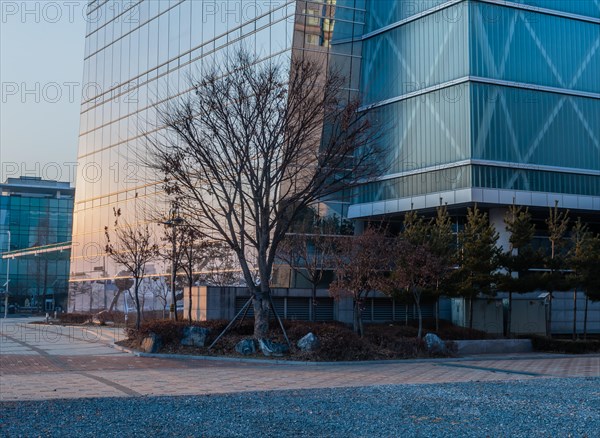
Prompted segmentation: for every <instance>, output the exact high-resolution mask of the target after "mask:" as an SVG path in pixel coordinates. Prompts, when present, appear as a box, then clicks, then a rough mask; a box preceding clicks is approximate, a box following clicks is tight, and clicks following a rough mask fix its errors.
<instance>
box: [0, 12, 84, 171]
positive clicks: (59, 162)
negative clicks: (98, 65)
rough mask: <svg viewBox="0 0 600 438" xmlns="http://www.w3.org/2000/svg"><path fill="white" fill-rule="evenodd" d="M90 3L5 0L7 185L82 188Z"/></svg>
mask: <svg viewBox="0 0 600 438" xmlns="http://www.w3.org/2000/svg"><path fill="white" fill-rule="evenodd" d="M85 4H86V2H85V1H62V0H60V1H52V0H43V1H32V0H28V1H27V0H26V1H23V0H19V1H9V0H0V14H1V15H0V85H1V88H0V93H1V95H0V162H1V168H0V180H1V181H2V182H3V181H4V180H5V179H6V178H7V177H17V176H19V175H29V176H41V177H44V178H48V179H58V180H62V181H68V180H70V181H71V182H74V173H75V172H74V163H75V162H76V155H77V137H78V133H79V107H80V103H81V82H82V77H83V52H84V43H85V27H86V21H85V18H84V11H85Z"/></svg>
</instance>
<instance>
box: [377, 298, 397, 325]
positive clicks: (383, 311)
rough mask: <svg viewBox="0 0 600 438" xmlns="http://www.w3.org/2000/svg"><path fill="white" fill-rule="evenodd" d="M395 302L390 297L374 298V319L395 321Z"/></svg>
mask: <svg viewBox="0 0 600 438" xmlns="http://www.w3.org/2000/svg"><path fill="white" fill-rule="evenodd" d="M393 311H394V303H393V302H392V300H391V299H389V298H374V299H373V321H376V322H384V321H393V319H394V315H393V313H394V312H393Z"/></svg>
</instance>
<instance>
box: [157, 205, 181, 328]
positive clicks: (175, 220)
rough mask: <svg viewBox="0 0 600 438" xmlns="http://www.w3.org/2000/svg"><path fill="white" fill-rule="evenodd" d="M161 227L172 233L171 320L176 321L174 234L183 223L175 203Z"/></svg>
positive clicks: (175, 245)
mask: <svg viewBox="0 0 600 438" xmlns="http://www.w3.org/2000/svg"><path fill="white" fill-rule="evenodd" d="M161 223H162V224H163V225H166V226H168V227H171V229H172V230H173V232H172V234H173V235H172V241H171V243H172V245H173V252H172V254H171V257H172V267H171V306H172V308H173V319H174V320H175V321H177V307H176V305H175V302H176V296H175V277H176V276H177V253H176V250H177V233H176V232H175V227H177V226H179V225H181V224H182V223H183V219H182V218H181V217H179V208H178V206H177V203H173V206H172V207H171V219H169V220H168V221H165V222H161Z"/></svg>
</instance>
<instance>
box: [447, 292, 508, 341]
mask: <svg viewBox="0 0 600 438" xmlns="http://www.w3.org/2000/svg"><path fill="white" fill-rule="evenodd" d="M469 318H470V300H469V299H467V298H452V324H454V325H458V326H461V327H469ZM473 329H475V330H480V331H483V332H486V333H489V334H491V335H500V336H501V335H503V334H504V311H503V306H502V299H498V298H475V299H474V301H473Z"/></svg>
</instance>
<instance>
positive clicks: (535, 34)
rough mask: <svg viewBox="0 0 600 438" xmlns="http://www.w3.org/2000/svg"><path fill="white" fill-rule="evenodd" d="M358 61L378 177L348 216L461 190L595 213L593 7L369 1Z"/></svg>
mask: <svg viewBox="0 0 600 438" xmlns="http://www.w3.org/2000/svg"><path fill="white" fill-rule="evenodd" d="M362 62H363V63H362V77H361V91H362V92H363V95H364V97H365V101H366V104H368V105H374V106H375V107H376V112H377V115H378V116H379V117H381V118H382V119H383V120H384V121H385V124H386V126H387V129H386V130H385V132H384V135H383V136H382V142H383V146H384V147H385V148H386V150H387V151H388V152H387V158H388V164H389V170H388V171H387V175H385V176H384V177H383V181H381V182H378V183H372V184H368V185H366V186H364V187H362V188H361V189H359V190H358V191H357V196H356V204H358V205H356V206H354V207H351V209H350V216H351V217H364V216H365V215H367V216H368V215H370V214H373V212H374V211H375V209H377V208H380V207H381V206H379V207H377V206H375V204H376V203H379V202H382V201H392V200H402V199H408V200H409V201H410V200H411V198H415V199H416V198H417V197H420V196H421V197H426V196H429V197H430V198H431V199H434V198H435V199H436V200H437V201H436V202H439V197H438V196H434V195H436V194H444V195H445V196H447V195H448V193H451V192H454V191H457V190H462V189H486V190H487V189H489V190H496V191H505V192H508V191H512V192H514V193H517V192H529V193H547V194H553V193H554V194H565V195H574V196H578V197H580V198H581V197H592V198H593V199H592V198H590V199H589V200H586V202H582V203H581V205H586V208H593V209H600V123H599V121H600V79H599V78H600V2H595V1H587V0H582V1H570V0H564V1H561V0H516V1H496V0H462V1H460V0H422V1H419V0H416V1H391V0H390V1H385V0H384V1H381V0H370V1H367V3H366V33H365V35H364V37H363V57H362ZM419 181H420V182H419ZM549 196H550V195H549ZM453 199H454V197H452V196H450V197H448V196H447V198H446V201H447V202H449V203H450V204H451V203H452V202H454V201H453ZM496 199H499V197H496ZM548 199H549V198H548ZM582 199H583V198H582ZM468 200H469V199H468V198H465V197H463V196H461V197H456V201H455V202H456V203H460V204H464V203H465V202H467V201H468ZM588 201H589V202H588ZM415 202H416V201H415ZM548 202H549V201H548ZM368 204H371V205H372V206H373V208H371V209H369V208H363V207H364V206H365V205H368ZM401 205H404V206H407V205H408V206H409V207H408V208H410V205H412V203H411V202H404V203H401ZM540 206H541V205H540ZM591 206H593V207H591ZM376 207H377V208H376ZM400 210H402V208H400ZM385 211H386V212H387V213H392V212H393V209H392V210H385Z"/></svg>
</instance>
